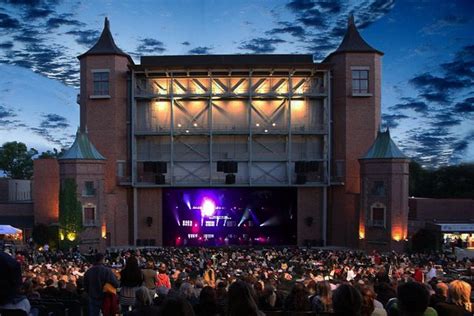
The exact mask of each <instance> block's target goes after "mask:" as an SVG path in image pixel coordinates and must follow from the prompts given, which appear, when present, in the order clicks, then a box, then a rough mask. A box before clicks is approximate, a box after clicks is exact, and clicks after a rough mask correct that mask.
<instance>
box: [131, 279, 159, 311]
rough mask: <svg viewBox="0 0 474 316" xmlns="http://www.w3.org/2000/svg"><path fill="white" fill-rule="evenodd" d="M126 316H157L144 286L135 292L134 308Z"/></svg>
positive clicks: (150, 297)
mask: <svg viewBox="0 0 474 316" xmlns="http://www.w3.org/2000/svg"><path fill="white" fill-rule="evenodd" d="M125 315H126V316H141V315H144V316H154V315H158V307H156V306H153V297H152V295H151V293H150V290H149V289H148V288H147V287H146V286H141V287H139V288H138V289H137V290H136V292H135V306H134V309H133V311H131V312H128V313H126V314H125Z"/></svg>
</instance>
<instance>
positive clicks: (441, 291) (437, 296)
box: [430, 282, 448, 307]
mask: <svg viewBox="0 0 474 316" xmlns="http://www.w3.org/2000/svg"><path fill="white" fill-rule="evenodd" d="M433 290H434V292H435V293H434V294H433V295H431V297H430V306H431V307H435V306H436V305H437V304H438V303H444V302H446V299H447V298H448V286H447V285H446V283H443V282H439V283H436V284H434V286H433Z"/></svg>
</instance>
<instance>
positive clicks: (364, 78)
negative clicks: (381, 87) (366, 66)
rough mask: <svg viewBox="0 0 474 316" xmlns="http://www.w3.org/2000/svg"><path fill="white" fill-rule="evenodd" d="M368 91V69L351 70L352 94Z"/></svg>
mask: <svg viewBox="0 0 474 316" xmlns="http://www.w3.org/2000/svg"><path fill="white" fill-rule="evenodd" d="M368 93H369V70H360V69H353V70H352V94H368Z"/></svg>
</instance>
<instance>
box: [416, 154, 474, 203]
mask: <svg viewBox="0 0 474 316" xmlns="http://www.w3.org/2000/svg"><path fill="white" fill-rule="evenodd" d="M409 194H410V196H416V197H426V198H473V197H474V164H461V165H456V166H446V167H441V168H439V169H434V170H426V169H423V168H422V167H421V166H420V164H418V163H417V162H411V163H410V189H409Z"/></svg>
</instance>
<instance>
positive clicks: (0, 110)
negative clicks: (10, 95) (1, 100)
mask: <svg viewBox="0 0 474 316" xmlns="http://www.w3.org/2000/svg"><path fill="white" fill-rule="evenodd" d="M16 117H17V114H16V113H15V111H14V110H13V109H12V108H10V107H8V106H6V105H4V104H3V105H2V104H0V129H5V128H12V127H18V124H19V123H20V121H18V120H17V119H16Z"/></svg>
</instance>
